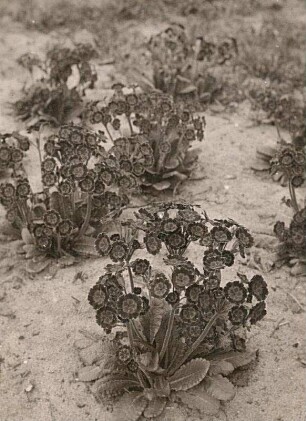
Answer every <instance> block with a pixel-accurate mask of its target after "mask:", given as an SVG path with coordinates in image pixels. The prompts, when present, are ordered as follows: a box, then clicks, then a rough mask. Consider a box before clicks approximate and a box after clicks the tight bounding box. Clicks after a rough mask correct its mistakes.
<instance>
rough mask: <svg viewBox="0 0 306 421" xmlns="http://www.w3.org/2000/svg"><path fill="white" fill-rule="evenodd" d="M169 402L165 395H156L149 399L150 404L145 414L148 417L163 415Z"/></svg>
mask: <svg viewBox="0 0 306 421" xmlns="http://www.w3.org/2000/svg"><path fill="white" fill-rule="evenodd" d="M166 404H167V398H163V397H159V396H158V397H156V398H154V399H152V400H151V401H149V404H148V406H147V407H146V409H145V410H144V412H143V415H144V416H145V417H146V418H155V417H158V416H159V415H161V414H162V413H163V411H164V409H165V406H166Z"/></svg>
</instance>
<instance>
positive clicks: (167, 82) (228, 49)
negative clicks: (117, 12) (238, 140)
mask: <svg viewBox="0 0 306 421" xmlns="http://www.w3.org/2000/svg"><path fill="white" fill-rule="evenodd" d="M148 50H149V59H148V61H149V65H148V69H141V70H143V71H144V77H143V78H141V77H140V82H139V83H140V85H141V86H144V87H146V88H149V89H157V90H159V91H161V92H164V93H168V94H170V95H172V96H173V97H174V98H175V99H182V100H186V99H187V98H190V97H191V98H192V99H193V100H196V101H199V102H202V103H209V102H213V101H214V99H216V97H217V96H218V95H219V94H220V93H221V91H222V84H220V81H218V75H217V73H216V72H217V71H218V69H219V70H220V69H221V68H222V67H224V65H226V64H228V63H229V62H230V61H231V60H232V59H233V58H234V57H235V56H236V55H237V53H238V47H237V43H236V40H235V39H234V38H226V39H225V40H223V41H222V42H220V43H214V42H212V41H208V40H206V39H205V38H203V37H198V38H196V39H195V40H191V39H189V38H188V36H187V34H186V32H185V28H184V27H183V26H181V25H178V24H177V25H175V24H173V25H171V26H170V27H169V28H167V29H166V30H164V31H162V32H161V33H159V34H157V35H155V36H153V37H152V38H151V39H150V41H149V43H148ZM136 70H137V69H136ZM138 73H139V72H138Z"/></svg>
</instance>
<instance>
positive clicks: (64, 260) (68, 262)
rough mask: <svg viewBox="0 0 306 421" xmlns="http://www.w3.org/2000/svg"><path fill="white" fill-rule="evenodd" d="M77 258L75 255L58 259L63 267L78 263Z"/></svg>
mask: <svg viewBox="0 0 306 421" xmlns="http://www.w3.org/2000/svg"><path fill="white" fill-rule="evenodd" d="M76 261H77V259H76V257H75V256H62V257H60V258H59V259H58V261H57V263H58V264H59V265H60V266H61V267H67V266H72V265H74V264H75V263H76Z"/></svg>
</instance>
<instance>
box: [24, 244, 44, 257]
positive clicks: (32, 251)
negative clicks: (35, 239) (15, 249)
mask: <svg viewBox="0 0 306 421" xmlns="http://www.w3.org/2000/svg"><path fill="white" fill-rule="evenodd" d="M23 250H24V252H25V253H26V259H31V258H32V257H34V256H38V255H39V254H42V253H41V251H40V250H38V249H37V247H36V246H35V245H34V244H25V245H24V246H23Z"/></svg>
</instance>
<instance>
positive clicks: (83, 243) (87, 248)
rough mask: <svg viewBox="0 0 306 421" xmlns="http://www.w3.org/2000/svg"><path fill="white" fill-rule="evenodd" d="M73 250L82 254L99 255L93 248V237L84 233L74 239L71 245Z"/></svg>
mask: <svg viewBox="0 0 306 421" xmlns="http://www.w3.org/2000/svg"><path fill="white" fill-rule="evenodd" d="M73 250H74V251H76V252H77V253H78V254H80V255H82V256H93V257H98V256H99V254H98V253H97V252H96V249H95V239H94V238H92V237H86V236H85V235H83V236H82V237H80V238H79V239H77V240H76V242H75V243H74V245H73Z"/></svg>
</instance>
